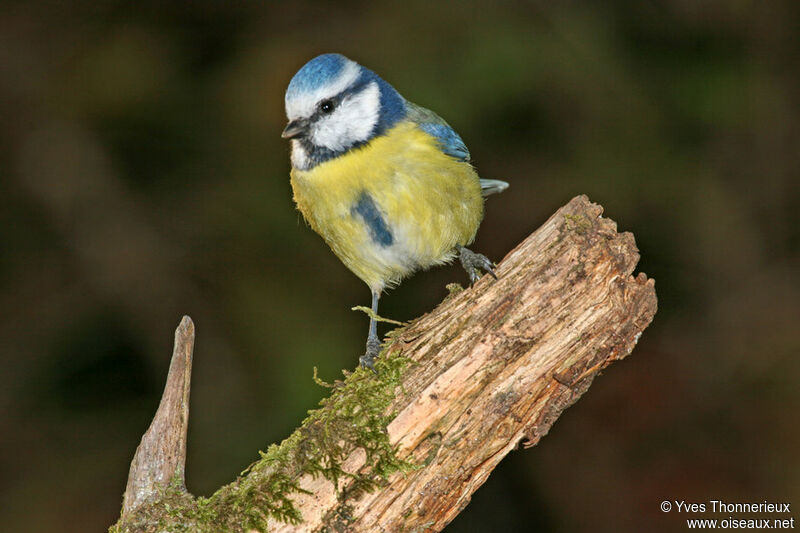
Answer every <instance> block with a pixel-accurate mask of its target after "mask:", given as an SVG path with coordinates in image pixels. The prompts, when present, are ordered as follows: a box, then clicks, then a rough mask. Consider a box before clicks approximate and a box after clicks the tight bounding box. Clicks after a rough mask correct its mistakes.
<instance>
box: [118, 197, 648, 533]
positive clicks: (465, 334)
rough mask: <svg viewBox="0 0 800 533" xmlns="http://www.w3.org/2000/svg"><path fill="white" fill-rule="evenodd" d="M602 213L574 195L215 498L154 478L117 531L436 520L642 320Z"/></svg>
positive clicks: (629, 252) (396, 337)
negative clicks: (146, 497) (154, 493)
mask: <svg viewBox="0 0 800 533" xmlns="http://www.w3.org/2000/svg"><path fill="white" fill-rule="evenodd" d="M601 213H602V208H601V207H600V206H598V205H595V204H591V203H590V202H589V201H588V199H587V198H586V197H585V196H579V197H576V198H574V199H573V200H572V201H570V202H569V204H567V205H566V206H564V207H563V208H561V209H560V210H558V211H557V212H556V213H555V214H554V215H553V216H552V217H550V219H549V220H548V221H547V222H546V223H545V224H544V225H543V226H542V227H541V228H539V229H538V230H537V231H536V232H534V233H533V234H532V235H531V236H530V237H528V238H527V239H526V240H525V241H524V242H523V243H521V244H520V245H519V246H517V248H515V249H514V250H512V251H511V252H510V253H509V254H508V255H507V256H506V258H505V259H504V260H503V261H502V262H501V263H500V264H499V266H498V268H497V274H498V277H499V279H498V280H497V281H495V280H493V279H491V278H489V277H487V276H484V278H483V279H481V280H480V281H479V282H478V283H477V284H476V285H475V286H474V287H472V288H470V289H467V290H461V291H454V294H452V295H451V296H450V297H448V298H447V299H446V300H445V301H444V302H443V303H442V304H441V305H439V306H438V307H437V308H436V309H435V310H433V311H432V312H431V313H429V314H427V315H425V316H423V317H421V318H419V319H417V320H415V321H414V322H413V323H411V324H410V325H408V326H407V327H404V328H401V329H399V330H396V331H395V332H393V333H392V334H390V339H389V341H388V342H387V344H386V346H385V348H384V351H383V352H382V354H381V356H380V358H379V360H378V364H377V369H378V376H377V377H376V376H374V375H372V374H371V373H370V372H367V371H364V370H361V369H359V370H357V371H356V372H354V373H352V374H348V375H347V378H346V379H345V380H344V381H343V382H337V383H336V384H334V385H332V388H333V391H332V394H331V396H330V397H329V398H327V399H326V400H323V402H322V407H321V408H320V409H318V410H316V411H313V412H311V414H310V416H309V418H308V419H306V420H305V421H304V422H303V424H302V426H301V427H300V428H299V429H298V430H297V431H296V432H295V433H294V434H292V436H290V437H289V438H288V439H287V440H286V441H284V442H283V443H281V444H280V445H279V446H272V447H270V448H269V449H268V450H267V451H266V452H265V453H262V459H261V460H259V461H258V462H256V463H254V464H253V465H252V466H251V468H250V470H249V472H247V473H246V474H244V475H243V476H241V477H240V478H239V479H237V480H236V481H234V482H233V483H231V484H230V485H227V486H225V487H223V488H221V489H220V490H219V491H217V493H215V494H214V495H213V496H211V497H210V498H196V499H195V498H193V497H192V496H191V495H188V494H187V493H186V492H185V490H184V489H183V488H182V486H180V487H177V488H172V489H161V492H160V499H156V500H151V501H150V502H149V503H147V504H145V505H141V506H139V507H138V508H135V509H134V510H133V511H131V510H130V509H128V510H127V511H124V512H123V516H122V518H121V520H120V522H119V523H118V524H117V525H116V526H114V527H113V528H112V530H115V531H120V532H121V531H162V530H166V531H171V530H175V529H180V528H187V530H193V531H195V530H196V531H252V530H255V531H265V530H267V528H268V529H269V531H271V532H272V531H293V532H295V531H356V532H358V531H365V532H366V531H440V530H441V529H442V528H443V527H444V526H445V525H447V524H448V523H449V522H450V521H451V520H452V519H453V518H454V517H455V516H456V515H457V514H458V513H459V512H460V511H461V510H462V509H463V508H464V507H465V506H466V505H467V503H468V502H469V499H470V496H471V494H472V493H473V492H474V491H475V490H476V489H477V488H478V487H479V486H480V485H481V484H482V483H483V482H484V481H485V480H486V478H487V477H488V475H489V474H490V473H491V471H492V469H493V468H494V467H495V466H496V465H497V463H498V462H499V461H500V460H501V459H502V458H503V457H504V456H505V455H506V454H507V453H508V452H509V451H511V450H512V449H514V448H515V447H517V446H518V445H519V444H520V443H522V444H523V445H525V446H526V447H529V446H533V445H535V444H536V443H537V442H538V441H539V439H541V438H542V437H543V436H544V435H546V434H547V432H548V431H549V430H550V427H551V426H552V424H553V422H555V420H556V419H557V418H558V416H559V415H560V414H561V412H562V411H563V410H564V409H565V408H566V407H568V406H570V405H572V403H574V402H575V401H576V400H577V399H578V398H579V397H580V396H581V395H582V394H583V393H584V392H585V391H586V390H587V388H588V387H589V385H590V384H591V382H592V380H593V379H594V377H595V376H596V375H597V374H598V373H599V372H600V371H601V370H602V369H604V368H605V367H607V366H608V365H609V364H611V363H612V362H614V361H617V360H619V359H622V358H624V357H625V356H627V355H628V354H629V353H630V352H631V350H632V349H633V347H634V346H635V344H636V342H637V341H638V339H639V336H640V335H641V333H642V331H643V330H644V329H645V328H646V327H647V325H648V324H649V323H650V321H651V320H652V318H653V316H654V314H655V312H656V295H655V289H654V283H653V280H651V279H650V280H649V279H647V278H646V277H645V275H644V274H639V275H638V276H637V277H635V278H634V277H632V276H631V274H632V272H633V269H634V267H635V265H636V263H637V262H638V258H639V256H638V251H637V249H636V245H635V243H634V239H633V236H632V235H631V234H629V233H623V234H619V233H617V231H616V225H615V224H614V222H613V221H611V220H608V219H604V218H602V217H601ZM187 391H188V381H187ZM165 394H166V392H165ZM154 424H155V422H154ZM140 448H141V447H140ZM137 457H138V452H137ZM134 462H136V458H135V459H134ZM133 470H134V469H133V466H132V468H131V472H133ZM129 487H130V483H129ZM129 490H130V488H129ZM126 501H127V500H126Z"/></svg>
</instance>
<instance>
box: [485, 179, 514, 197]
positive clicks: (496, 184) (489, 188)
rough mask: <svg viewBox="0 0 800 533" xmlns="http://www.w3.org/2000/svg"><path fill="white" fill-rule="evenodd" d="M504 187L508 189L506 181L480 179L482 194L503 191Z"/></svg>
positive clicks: (486, 194)
mask: <svg viewBox="0 0 800 533" xmlns="http://www.w3.org/2000/svg"><path fill="white" fill-rule="evenodd" d="M506 189H508V183H506V182H505V181H500V180H485V179H481V192H482V193H483V195H484V196H489V195H490V194H495V193H498V192H503V191H504V190H506Z"/></svg>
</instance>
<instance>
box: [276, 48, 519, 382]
mask: <svg viewBox="0 0 800 533" xmlns="http://www.w3.org/2000/svg"><path fill="white" fill-rule="evenodd" d="M285 103H286V115H287V117H288V119H289V123H288V125H287V126H286V129H284V130H283V134H282V137H283V138H284V139H290V140H291V163H292V170H291V184H292V191H293V193H294V201H295V203H296V204H297V208H298V209H299V210H300V212H301V213H302V214H303V217H305V219H306V221H307V222H308V224H309V225H310V226H311V228H312V229H313V230H314V231H316V232H317V233H318V234H319V235H321V236H322V238H323V239H324V240H325V242H326V243H327V244H328V246H330V248H331V250H333V253H335V254H336V256H337V257H338V258H339V259H340V260H341V261H342V262H343V263H344V264H345V265H346V266H347V268H349V269H350V270H351V271H352V272H353V273H354V274H355V275H356V276H358V277H359V278H361V279H362V280H364V282H365V283H366V284H367V285H368V286H369V288H370V290H371V291H372V311H373V316H371V317H370V323H369V334H368V336H367V346H366V353H365V354H364V355H363V356H361V357H360V359H359V361H360V363H361V365H362V366H366V367H369V368H373V361H374V359H375V357H376V356H377V355H378V352H379V351H380V345H381V344H380V341H379V340H378V335H377V330H376V327H377V324H376V320H375V316H377V313H378V300H379V298H380V295H381V293H382V292H383V290H384V289H386V288H388V287H394V286H396V285H397V284H398V283H400V280H402V279H403V278H405V277H406V276H408V275H410V274H412V273H413V272H415V271H417V270H420V269H426V268H428V267H431V266H433V265H440V264H443V263H447V262H449V261H451V260H453V259H454V258H455V257H456V256H458V257H459V258H460V260H461V263H462V265H463V266H464V268H465V269H466V271H467V273H468V274H469V277H470V280H471V282H473V283H474V282H475V281H477V280H478V278H479V273H480V274H482V273H483V271H485V272H488V273H489V274H491V275H492V276H494V275H495V274H494V271H493V270H492V263H491V261H489V260H488V259H487V258H486V257H485V256H483V255H481V254H478V253H474V252H472V251H470V250H468V249H467V248H466V246H467V245H468V244H470V243H471V242H472V240H473V239H474V238H475V234H476V233H477V231H478V226H479V225H480V222H481V219H482V218H483V197H484V196H486V195H488V194H492V193H496V192H500V191H503V190H505V189H506V188H507V187H508V184H507V183H506V182H503V181H499V180H484V179H480V178H479V177H478V174H477V173H476V172H475V169H474V168H473V167H472V165H471V164H470V162H469V159H470V155H469V151H468V150H467V147H466V145H465V144H464V141H462V140H461V137H459V135H458V134H457V133H456V132H455V131H454V130H453V128H451V127H450V126H449V125H448V124H447V122H445V121H444V120H443V119H442V118H440V117H439V116H438V115H437V114H436V113H434V112H433V111H430V110H428V109H425V108H424V107H420V106H418V105H416V104H413V103H411V102H409V101H408V100H406V99H405V98H403V97H402V96H401V95H400V93H398V92H397V91H396V90H395V89H394V88H393V87H392V86H391V85H389V84H388V83H387V82H385V81H384V80H383V79H381V78H380V77H379V76H378V75H377V74H375V73H374V72H373V71H371V70H369V69H367V68H365V67H363V66H361V65H359V64H358V63H356V62H355V61H352V60H350V59H348V58H346V57H344V56H342V55H339V54H324V55H321V56H318V57H315V58H314V59H312V60H311V61H309V62H308V63H306V64H305V65H304V66H303V67H302V68H301V69H300V70H299V71H298V72H297V74H295V75H294V77H293V78H292V80H291V81H290V82H289V87H288V89H287V90H286V102H285ZM495 278H496V276H495Z"/></svg>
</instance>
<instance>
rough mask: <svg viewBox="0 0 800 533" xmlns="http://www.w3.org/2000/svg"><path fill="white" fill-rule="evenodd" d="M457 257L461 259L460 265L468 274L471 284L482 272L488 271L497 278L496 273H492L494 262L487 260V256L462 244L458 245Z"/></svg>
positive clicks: (475, 281)
mask: <svg viewBox="0 0 800 533" xmlns="http://www.w3.org/2000/svg"><path fill="white" fill-rule="evenodd" d="M458 254H459V259H461V266H463V267H464V270H466V271H467V275H469V282H470V284H471V285H474V284H475V283H477V281H478V280H479V279H480V277H481V275H482V272H488V273H489V274H491V275H492V277H493V278H494V279H497V274H495V273H494V270H493V267H494V264H493V263H492V262H491V261H489V258H488V257H486V256H485V255H483V254H478V253H475V252H473V251H472V250H467V249H466V248H464V247H463V246H459V247H458Z"/></svg>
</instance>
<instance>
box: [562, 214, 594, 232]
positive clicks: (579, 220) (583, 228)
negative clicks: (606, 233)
mask: <svg viewBox="0 0 800 533" xmlns="http://www.w3.org/2000/svg"><path fill="white" fill-rule="evenodd" d="M564 226H565V227H566V229H568V230H571V231H574V232H575V233H577V234H578V235H583V234H584V233H586V232H587V231H589V230H590V229H592V222H591V221H590V220H587V218H586V217H585V216H583V215H570V214H566V215H564Z"/></svg>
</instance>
